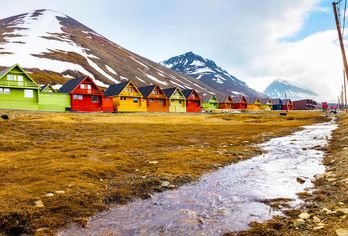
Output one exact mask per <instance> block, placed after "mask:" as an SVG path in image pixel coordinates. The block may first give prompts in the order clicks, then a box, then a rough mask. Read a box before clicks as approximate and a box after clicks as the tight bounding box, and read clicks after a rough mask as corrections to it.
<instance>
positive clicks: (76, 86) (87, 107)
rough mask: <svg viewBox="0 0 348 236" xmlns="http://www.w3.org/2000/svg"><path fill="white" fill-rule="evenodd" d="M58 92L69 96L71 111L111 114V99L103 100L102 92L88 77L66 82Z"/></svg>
mask: <svg viewBox="0 0 348 236" xmlns="http://www.w3.org/2000/svg"><path fill="white" fill-rule="evenodd" d="M58 92H60V93H69V94H70V98H71V110H72V111H80V112H100V111H105V112H112V107H111V104H112V98H104V96H103V91H102V90H100V89H99V88H98V86H97V85H96V84H95V83H94V81H93V80H92V79H91V78H90V77H89V76H86V77H82V78H77V79H72V80H69V81H67V82H66V83H65V84H64V85H63V86H62V87H61V88H60V89H59V91H58ZM103 105H104V106H103Z"/></svg>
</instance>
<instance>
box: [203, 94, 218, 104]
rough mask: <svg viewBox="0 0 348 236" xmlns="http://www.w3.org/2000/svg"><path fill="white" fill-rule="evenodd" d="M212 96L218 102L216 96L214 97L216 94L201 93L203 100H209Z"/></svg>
mask: <svg viewBox="0 0 348 236" xmlns="http://www.w3.org/2000/svg"><path fill="white" fill-rule="evenodd" d="M213 98H215V100H216V102H218V101H217V98H216V96H215V95H214V94H203V95H202V100H203V102H209V101H210V100H211V99H213Z"/></svg>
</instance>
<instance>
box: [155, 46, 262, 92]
mask: <svg viewBox="0 0 348 236" xmlns="http://www.w3.org/2000/svg"><path fill="white" fill-rule="evenodd" d="M161 64H162V65H164V66H166V67H168V68H170V69H172V70H175V71H177V72H180V73H183V74H185V75H188V76H191V77H193V78H196V79H197V80H198V81H201V82H203V83H204V84H206V85H208V86H209V87H212V88H214V89H216V90H219V91H221V92H223V93H226V94H231V95H240V94H243V95H247V96H262V95H261V93H259V92H257V91H256V90H254V89H251V88H250V87H248V85H247V84H246V83H245V82H243V81H241V80H239V79H237V78H236V77H234V76H232V75H230V74H229V73H228V72H227V71H226V70H224V69H222V68H221V67H220V66H217V65H216V63H215V62H214V61H212V60H209V59H205V58H203V57H201V56H199V55H196V54H194V53H193V52H188V53H185V54H182V55H179V56H176V57H172V58H170V59H168V60H166V61H163V62H161Z"/></svg>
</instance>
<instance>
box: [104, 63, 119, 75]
mask: <svg viewBox="0 0 348 236" xmlns="http://www.w3.org/2000/svg"><path fill="white" fill-rule="evenodd" d="M105 67H106V69H107V70H108V71H110V72H111V73H113V74H114V75H118V74H117V72H116V71H115V70H114V69H112V68H111V67H110V66H108V65H105Z"/></svg>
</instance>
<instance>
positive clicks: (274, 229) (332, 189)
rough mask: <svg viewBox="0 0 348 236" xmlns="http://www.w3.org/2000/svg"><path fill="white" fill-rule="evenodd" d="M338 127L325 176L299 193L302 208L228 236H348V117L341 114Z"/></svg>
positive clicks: (279, 205)
mask: <svg viewBox="0 0 348 236" xmlns="http://www.w3.org/2000/svg"><path fill="white" fill-rule="evenodd" d="M338 124H339V128H338V129H337V130H336V131H334V134H333V138H332V140H331V141H330V145H329V146H328V148H327V150H326V152H327V153H326V157H325V158H324V161H323V163H324V164H325V166H326V173H325V174H323V175H320V176H317V178H316V180H315V181H314V184H315V187H314V189H315V190H314V191H313V192H312V193H310V192H303V193H299V196H300V197H301V198H303V200H304V201H305V203H304V204H303V206H302V207H301V208H300V209H292V210H291V209H290V210H289V209H286V208H283V210H282V211H283V213H284V215H285V216H284V217H275V218H274V219H272V220H270V221H267V222H265V223H261V224H260V223H256V222H253V223H252V224H251V228H250V229H249V230H247V231H244V232H237V233H228V234H226V236H227V235H229V236H232V235H233V236H234V235H239V236H249V235H253V236H254V235H255V236H257V235H260V236H261V235H279V236H280V235H282V236H283V235H289V236H292V235H314V236H316V235H318V236H319V235H326V236H329V235H338V236H348V217H347V216H348V115H347V114H340V115H339V116H338ZM268 203H270V205H271V206H272V203H275V204H273V206H274V207H278V208H279V207H280V208H282V206H281V204H282V203H286V201H282V200H281V199H280V200H279V201H278V202H277V201H276V200H275V201H272V200H269V201H268ZM284 206H285V207H286V205H284Z"/></svg>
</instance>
